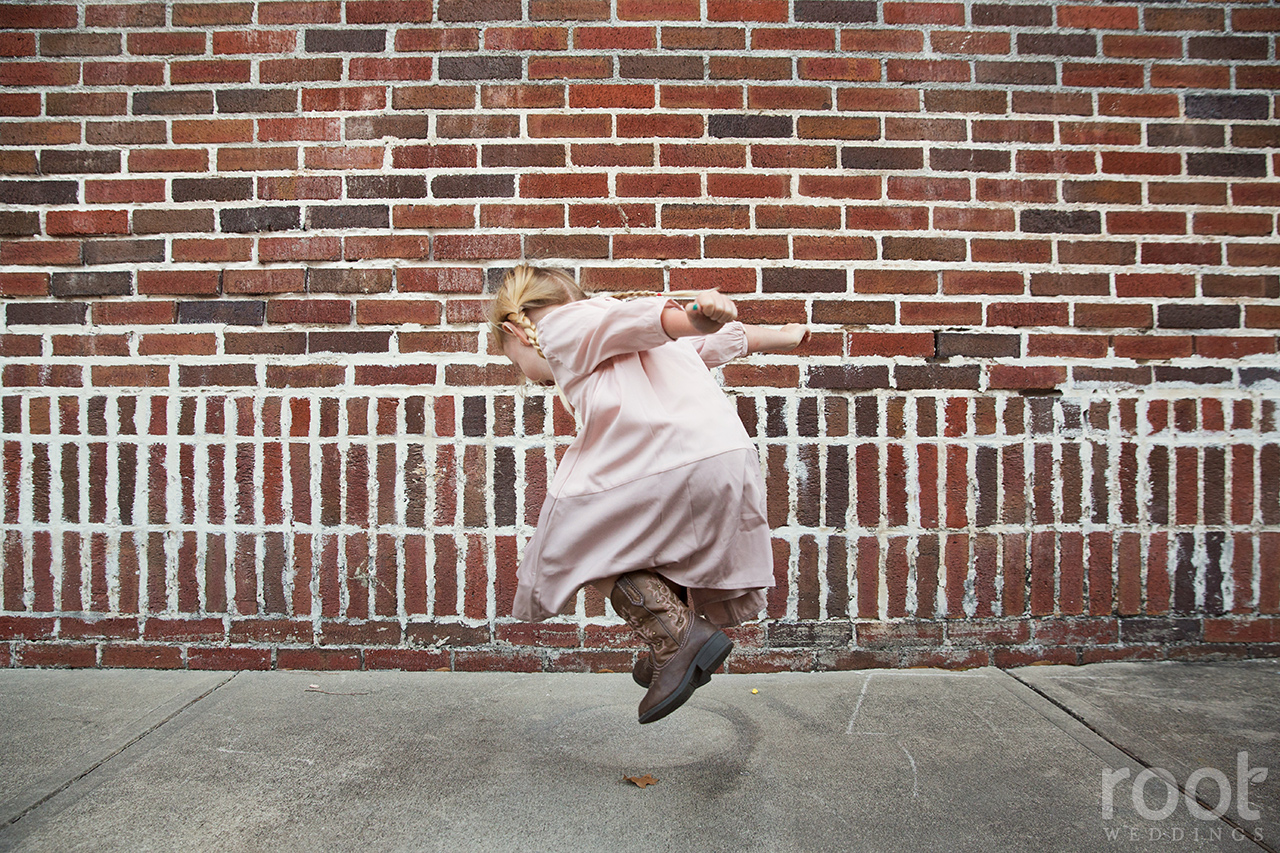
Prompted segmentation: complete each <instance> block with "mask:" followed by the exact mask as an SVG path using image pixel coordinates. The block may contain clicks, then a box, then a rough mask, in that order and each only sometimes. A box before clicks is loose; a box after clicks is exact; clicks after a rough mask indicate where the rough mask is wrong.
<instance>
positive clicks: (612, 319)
mask: <svg viewBox="0 0 1280 853" xmlns="http://www.w3.org/2000/svg"><path fill="white" fill-rule="evenodd" d="M675 304H676V303H674V302H672V301H671V300H670V299H667V298H666V297H662V296H658V297H649V298H644V299H630V300H626V301H620V300H617V299H611V298H607V297H605V298H599V297H598V298H595V299H586V300H582V301H579V302H571V303H569V304H568V305H565V306H564V307H562V308H559V309H557V310H556V311H552V312H551V313H549V314H547V315H546V316H545V317H543V318H542V320H541V321H540V322H539V323H538V343H539V344H540V346H541V347H542V352H543V354H544V355H545V356H546V358H547V361H548V362H549V363H550V364H551V370H552V373H557V372H563V371H567V372H568V373H570V374H574V375H579V376H582V375H586V374H588V373H591V372H592V371H593V370H595V369H596V367H597V366H598V365H599V364H600V363H601V362H602V361H605V360H607V359H610V358H613V357H614V356H617V355H623V354H624V353H633V352H641V351H642V350H649V349H653V348H654V347H660V346H662V345H663V344H667V343H670V342H671V338H670V337H669V336H668V335H667V333H666V330H665V329H663V328H662V311H663V309H665V308H667V307H668V306H673V305H675Z"/></svg>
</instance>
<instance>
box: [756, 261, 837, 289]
mask: <svg viewBox="0 0 1280 853" xmlns="http://www.w3.org/2000/svg"><path fill="white" fill-rule="evenodd" d="M847 282H848V275H847V274H846V272H845V271H844V270H842V269H835V270H823V269H787V268H777V267H774V268H769V269H765V270H763V271H762V272H761V287H762V289H763V290H764V292H765V293H844V292H845V291H846V290H847Z"/></svg>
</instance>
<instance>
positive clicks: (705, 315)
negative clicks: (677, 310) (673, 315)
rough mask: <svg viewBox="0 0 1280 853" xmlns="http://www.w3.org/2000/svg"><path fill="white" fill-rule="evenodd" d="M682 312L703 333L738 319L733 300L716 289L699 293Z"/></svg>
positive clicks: (710, 331) (711, 332) (705, 333)
mask: <svg viewBox="0 0 1280 853" xmlns="http://www.w3.org/2000/svg"><path fill="white" fill-rule="evenodd" d="M684 313H685V316H686V317H688V318H689V324H690V325H692V326H693V327H694V328H695V329H697V330H698V332H700V333H701V334H704V335H710V334H713V333H715V332H718V331H720V328H721V327H722V326H724V324H725V323H732V322H733V321H734V320H736V319H738V308H737V306H736V305H734V304H733V300H732V299H730V298H729V297H727V296H725V295H724V294H723V293H720V292H719V291H717V290H704V291H702V292H701V293H699V294H698V298H697V299H696V300H694V301H693V302H690V303H689V304H688V305H686V306H684ZM797 343H798V342H797Z"/></svg>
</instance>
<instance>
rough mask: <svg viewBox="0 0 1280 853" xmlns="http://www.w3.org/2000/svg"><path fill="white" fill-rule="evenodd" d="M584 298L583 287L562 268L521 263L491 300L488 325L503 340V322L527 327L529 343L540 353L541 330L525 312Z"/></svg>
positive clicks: (508, 274) (505, 279)
mask: <svg viewBox="0 0 1280 853" xmlns="http://www.w3.org/2000/svg"><path fill="white" fill-rule="evenodd" d="M585 298H586V295H585V294H584V293H583V292H582V288H580V287H578V283H577V282H576V281H574V280H573V279H572V278H571V277H570V276H569V274H568V273H566V272H564V271H563V270H557V269H550V268H547V267H533V266H529V265H527V264H521V265H520V266H518V267H516V268H515V269H513V270H511V271H510V272H508V273H507V274H506V276H504V277H503V279H502V285H501V286H500V287H499V288H498V292H497V293H495V294H494V296H493V299H492V300H491V301H490V302H489V328H490V329H492V330H493V333H494V335H497V336H498V337H499V339H501V336H502V335H504V334H506V330H505V329H503V328H502V324H503V323H506V322H512V323H515V324H516V325H517V326H519V327H520V328H521V329H524V332H525V334H526V335H528V336H529V343H531V344H533V348H534V349H535V350H536V351H537V353H538V355H539V356H541V355H542V347H540V346H539V345H538V329H537V327H536V326H534V324H533V321H532V320H530V319H529V315H528V314H526V313H525V311H526V310H527V309H529V308H541V307H543V306H545V305H564V304H565V303H567V302H576V301H577V300H579V299H585Z"/></svg>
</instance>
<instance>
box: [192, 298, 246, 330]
mask: <svg viewBox="0 0 1280 853" xmlns="http://www.w3.org/2000/svg"><path fill="white" fill-rule="evenodd" d="M265 318H266V303H265V302H261V301H257V300H253V301H249V300H245V301H240V300H231V299H227V300H210V301H205V302H179V303H178V322H179V323H222V324H224V325H228V326H261V325H262V324H263V322H264V320H265Z"/></svg>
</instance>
